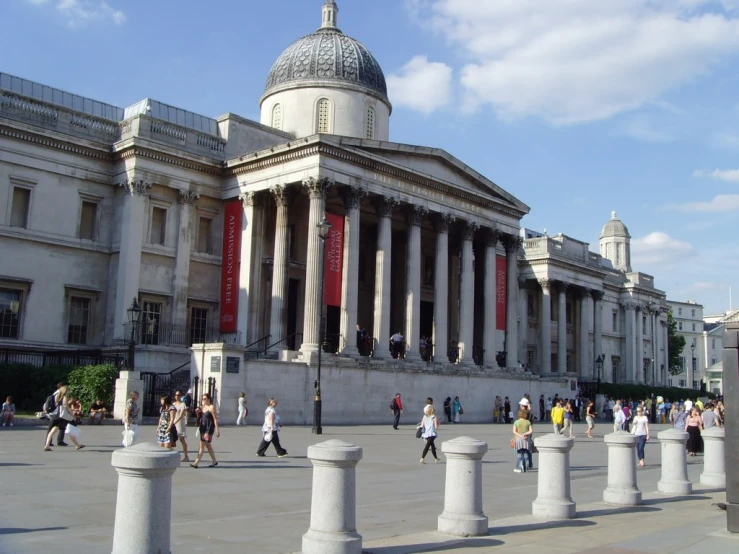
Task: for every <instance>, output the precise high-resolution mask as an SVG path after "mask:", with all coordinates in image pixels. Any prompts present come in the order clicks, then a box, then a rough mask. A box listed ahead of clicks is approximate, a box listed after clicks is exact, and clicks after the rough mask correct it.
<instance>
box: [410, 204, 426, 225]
mask: <svg viewBox="0 0 739 554" xmlns="http://www.w3.org/2000/svg"><path fill="white" fill-rule="evenodd" d="M427 213H429V211H428V209H426V207H425V206H419V205H418V204H411V205H410V206H409V207H408V211H407V216H408V224H409V225H420V224H421V222H422V221H423V218H424V217H425V216H426V214H427Z"/></svg>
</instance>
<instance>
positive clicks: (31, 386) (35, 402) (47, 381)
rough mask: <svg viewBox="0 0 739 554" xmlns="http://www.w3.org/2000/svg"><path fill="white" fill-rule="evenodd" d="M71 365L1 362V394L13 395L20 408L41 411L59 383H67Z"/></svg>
mask: <svg viewBox="0 0 739 554" xmlns="http://www.w3.org/2000/svg"><path fill="white" fill-rule="evenodd" d="M72 369H73V368H72V367H71V366H49V367H35V366H32V365H29V364H19V363H7V364H0V396H2V398H3V401H4V400H5V397H6V396H12V397H13V402H14V403H15V406H16V408H17V409H18V410H23V411H29V410H30V411H34V412H37V411H40V410H41V407H42V406H43V404H44V401H45V400H46V398H47V397H48V396H49V395H50V394H51V393H53V392H54V391H55V390H56V384H57V383H60V382H62V383H66V382H68V380H69V374H70V373H71V371H72Z"/></svg>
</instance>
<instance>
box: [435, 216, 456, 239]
mask: <svg viewBox="0 0 739 554" xmlns="http://www.w3.org/2000/svg"><path fill="white" fill-rule="evenodd" d="M452 223H454V217H453V216H452V214H446V213H441V214H438V215H437V216H436V217H435V218H434V228H435V229H436V232H437V233H444V234H446V233H448V232H449V228H450V227H451V226H452Z"/></svg>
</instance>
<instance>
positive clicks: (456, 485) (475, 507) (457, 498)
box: [438, 437, 488, 537]
mask: <svg viewBox="0 0 739 554" xmlns="http://www.w3.org/2000/svg"><path fill="white" fill-rule="evenodd" d="M441 451H442V452H443V453H444V455H445V456H446V484H445V487H444V511H443V512H442V514H441V515H440V516H439V523H438V531H439V533H445V534H447V535H457V536H461V537H477V536H481V535H487V534H488V518H487V516H486V515H485V514H484V513H483V510H482V458H483V457H484V456H485V453H486V452H487V451H488V445H487V443H484V442H482V441H479V440H477V439H473V438H471V437H458V438H456V439H452V440H448V441H444V442H443V443H442V444H441Z"/></svg>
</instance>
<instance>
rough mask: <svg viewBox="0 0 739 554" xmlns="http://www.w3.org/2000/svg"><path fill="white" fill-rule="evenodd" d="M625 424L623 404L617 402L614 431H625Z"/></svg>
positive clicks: (614, 413)
mask: <svg viewBox="0 0 739 554" xmlns="http://www.w3.org/2000/svg"><path fill="white" fill-rule="evenodd" d="M625 425H626V416H624V411H623V410H622V409H621V404H616V405H614V406H613V432H614V433H616V432H617V431H624V430H625V429H624V426H625Z"/></svg>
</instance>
